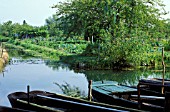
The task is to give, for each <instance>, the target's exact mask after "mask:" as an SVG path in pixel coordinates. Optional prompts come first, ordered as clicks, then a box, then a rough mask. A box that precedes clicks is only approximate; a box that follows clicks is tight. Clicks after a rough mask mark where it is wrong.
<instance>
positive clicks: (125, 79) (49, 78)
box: [0, 52, 170, 106]
mask: <svg viewBox="0 0 170 112" xmlns="http://www.w3.org/2000/svg"><path fill="white" fill-rule="evenodd" d="M12 53H13V54H10V57H12V59H11V61H10V63H9V64H8V65H7V66H6V67H5V69H4V70H3V72H1V73H0V105H4V106H11V105H10V103H9V101H8V99H7V95H8V94H10V93H12V92H16V91H25V92H26V90H27V88H26V87H27V85H30V89H31V90H44V91H49V92H55V93H61V94H62V93H63V91H62V90H61V88H60V87H59V86H58V85H56V84H55V83H57V84H59V85H66V84H68V85H69V86H70V87H71V88H73V89H74V88H79V90H80V91H81V93H82V94H83V95H85V96H87V93H88V80H93V81H99V80H113V81H117V82H118V83H121V84H125V85H136V84H137V83H138V81H139V80H140V79H141V78H154V77H156V78H161V77H162V71H161V70H162V68H161V67H158V68H149V69H148V68H142V69H140V70H130V71H116V70H114V71H113V70H72V69H71V68H69V67H68V66H67V65H65V64H62V63H57V62H54V61H45V60H42V59H36V58H32V57H31V58H26V59H24V58H25V56H22V55H21V54H20V53H15V52H12ZM18 55H19V56H18ZM169 70H170V69H169V68H166V73H165V78H170V71H169Z"/></svg>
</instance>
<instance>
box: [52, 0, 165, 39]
mask: <svg viewBox="0 0 170 112" xmlns="http://www.w3.org/2000/svg"><path fill="white" fill-rule="evenodd" d="M155 6H160V7H161V8H162V7H163V4H162V2H161V1H157V0H152V1H147V0H144V1H143V0H115V1H114V0H113V1H111V0H103V1H101V0H73V1H68V2H63V3H60V4H57V5H55V6H54V8H57V11H58V12H57V15H58V17H59V18H58V19H59V20H58V21H60V23H59V25H60V28H62V29H63V31H64V34H67V36H68V37H70V35H72V34H74V35H82V34H84V38H85V39H86V40H88V38H91V39H90V40H91V41H92V40H93V38H94V41H97V40H98V39H99V40H103V38H106V37H105V36H104V35H105V34H107V33H110V34H111V35H112V38H117V37H124V36H128V37H130V35H129V34H131V33H132V32H135V31H136V33H137V32H138V31H140V30H141V31H146V32H147V31H148V29H154V30H155V29H156V28H157V27H158V26H161V25H162V23H161V22H160V19H159V18H160V15H161V14H162V13H161V12H160V11H159V10H158V9H157V8H156V7H155ZM152 27H153V28H152ZM103 33H104V34H103ZM132 34H134V33H132ZM136 35H137V34H136Z"/></svg>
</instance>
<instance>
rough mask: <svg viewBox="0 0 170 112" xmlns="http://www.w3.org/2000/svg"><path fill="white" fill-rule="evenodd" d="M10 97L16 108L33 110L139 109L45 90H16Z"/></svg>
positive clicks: (104, 111)
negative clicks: (90, 100) (26, 91)
mask: <svg viewBox="0 0 170 112" xmlns="http://www.w3.org/2000/svg"><path fill="white" fill-rule="evenodd" d="M8 99H9V101H10V103H11V105H12V107H14V108H21V109H27V110H32V111H48V112H50V111H51V112H63V111H71V112H120V111H121V112H122V111H126V112H127V111H131V112H138V111H139V110H136V109H130V108H124V107H120V106H114V105H108V104H103V103H97V102H89V101H86V100H82V99H77V98H73V97H69V96H65V95H60V94H55V93H49V92H44V91H31V92H29V94H28V93H25V92H15V93H11V94H9V95H8Z"/></svg>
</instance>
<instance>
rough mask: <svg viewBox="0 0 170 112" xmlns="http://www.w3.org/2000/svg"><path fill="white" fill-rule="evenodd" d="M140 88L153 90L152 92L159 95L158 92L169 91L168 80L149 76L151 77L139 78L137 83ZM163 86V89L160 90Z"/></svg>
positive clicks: (169, 81)
mask: <svg viewBox="0 0 170 112" xmlns="http://www.w3.org/2000/svg"><path fill="white" fill-rule="evenodd" d="M138 85H140V86H143V87H141V89H143V88H144V89H145V90H150V91H153V92H152V94H156V93H157V94H156V95H160V93H161V94H162V93H165V92H170V80H168V79H164V80H163V79H158V78H151V79H141V80H139V84H138ZM162 88H163V90H162Z"/></svg>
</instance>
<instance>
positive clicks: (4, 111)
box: [0, 106, 30, 112]
mask: <svg viewBox="0 0 170 112" xmlns="http://www.w3.org/2000/svg"><path fill="white" fill-rule="evenodd" d="M0 112H30V111H28V110H23V109H18V108H11V107H6V106H0Z"/></svg>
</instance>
